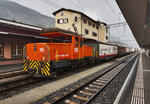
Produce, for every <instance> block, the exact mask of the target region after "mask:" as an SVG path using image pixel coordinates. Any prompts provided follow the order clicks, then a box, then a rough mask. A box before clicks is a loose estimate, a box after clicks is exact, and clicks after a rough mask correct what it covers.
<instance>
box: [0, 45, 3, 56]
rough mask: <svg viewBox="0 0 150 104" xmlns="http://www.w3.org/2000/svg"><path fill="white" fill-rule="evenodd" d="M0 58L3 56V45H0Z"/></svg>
mask: <svg viewBox="0 0 150 104" xmlns="http://www.w3.org/2000/svg"><path fill="white" fill-rule="evenodd" d="M0 56H3V44H2V43H0Z"/></svg>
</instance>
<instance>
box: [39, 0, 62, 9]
mask: <svg viewBox="0 0 150 104" xmlns="http://www.w3.org/2000/svg"><path fill="white" fill-rule="evenodd" d="M41 1H42V2H44V3H46V4H48V5H51V6H53V7H54V8H56V9H60V8H62V7H61V6H60V5H58V4H56V3H54V2H52V1H50V0H41Z"/></svg>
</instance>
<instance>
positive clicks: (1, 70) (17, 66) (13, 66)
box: [0, 63, 23, 74]
mask: <svg viewBox="0 0 150 104" xmlns="http://www.w3.org/2000/svg"><path fill="white" fill-rule="evenodd" d="M22 66H23V64H22V63H19V64H10V65H0V74H1V73H6V72H10V71H16V70H22Z"/></svg>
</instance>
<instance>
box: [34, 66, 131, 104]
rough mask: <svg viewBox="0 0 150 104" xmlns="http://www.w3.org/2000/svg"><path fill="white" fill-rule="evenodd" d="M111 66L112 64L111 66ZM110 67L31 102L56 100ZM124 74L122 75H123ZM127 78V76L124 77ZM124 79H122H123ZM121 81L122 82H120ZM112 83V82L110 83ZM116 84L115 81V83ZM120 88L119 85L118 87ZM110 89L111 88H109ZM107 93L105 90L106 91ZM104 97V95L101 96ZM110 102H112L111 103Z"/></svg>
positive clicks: (37, 103) (41, 103) (39, 103)
mask: <svg viewBox="0 0 150 104" xmlns="http://www.w3.org/2000/svg"><path fill="white" fill-rule="evenodd" d="M109 67H110V66H109ZM129 67H131V65H130V66H129ZM129 67H128V68H127V69H129ZM107 68H108V67H106V68H104V69H102V70H100V71H98V72H96V73H94V74H92V75H89V76H87V77H85V78H83V79H80V80H79V81H77V82H75V83H73V84H71V85H69V86H66V87H64V88H62V89H60V90H58V91H56V92H54V93H52V94H50V95H48V96H45V97H44V98H42V99H40V100H38V101H36V102H33V103H31V104H43V103H44V102H53V101H54V99H56V98H58V97H61V96H63V95H64V93H66V92H70V90H71V89H74V88H76V87H77V86H79V85H80V84H81V83H85V82H86V81H87V80H90V79H92V78H95V76H98V75H99V74H101V73H102V72H104V71H105V70H106V69H107ZM128 72H129V70H128ZM125 73H127V72H125ZM123 75H124V72H123ZM121 76H122V75H121ZM126 76H127V74H126ZM120 79H122V78H120ZM124 79H125V78H124ZM121 81H122V80H121ZM119 83H120V82H119ZM121 83H123V82H121ZM110 84H111V83H110ZM113 84H114V83H113ZM116 85H117V86H120V87H121V85H118V82H117V83H116ZM116 85H115V87H116ZM110 87H114V86H112V85H111V86H109V88H110ZM117 88H118V87H117ZM109 90H110V89H109ZM111 91H114V90H112V89H111ZM104 93H105V92H104ZM101 98H102V97H101ZM103 99H104V97H103ZM95 104H99V103H95ZM102 104H105V103H102ZM109 104H110V103H109Z"/></svg>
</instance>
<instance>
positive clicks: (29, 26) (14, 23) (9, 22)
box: [0, 18, 42, 30]
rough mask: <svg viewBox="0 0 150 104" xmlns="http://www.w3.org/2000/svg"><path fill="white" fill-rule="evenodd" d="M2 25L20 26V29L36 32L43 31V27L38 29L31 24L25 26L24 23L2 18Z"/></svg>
mask: <svg viewBox="0 0 150 104" xmlns="http://www.w3.org/2000/svg"><path fill="white" fill-rule="evenodd" d="M0 23H4V24H8V25H14V26H19V27H23V28H29V29H34V30H42V28H41V27H37V26H33V25H29V24H24V23H19V22H16V21H11V20H6V19H2V18H0Z"/></svg>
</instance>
